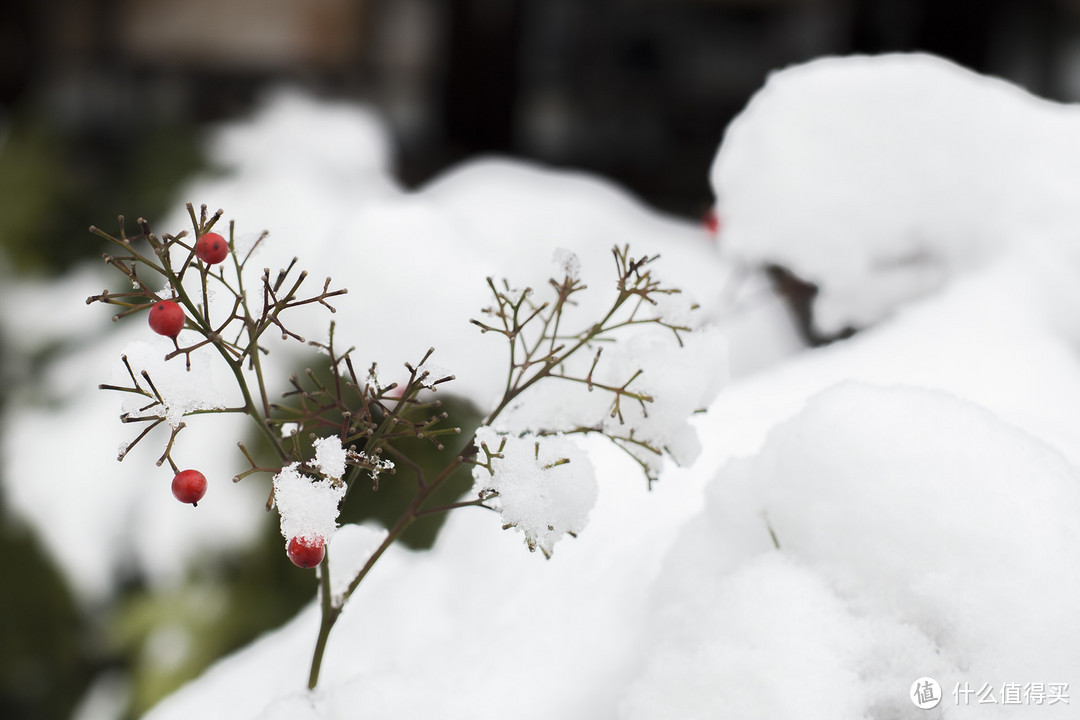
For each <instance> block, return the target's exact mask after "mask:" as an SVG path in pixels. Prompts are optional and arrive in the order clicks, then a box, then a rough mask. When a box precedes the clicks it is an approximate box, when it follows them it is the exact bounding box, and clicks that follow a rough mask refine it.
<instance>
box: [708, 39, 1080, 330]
mask: <svg viewBox="0 0 1080 720" xmlns="http://www.w3.org/2000/svg"><path fill="white" fill-rule="evenodd" d="M1078 167H1080V109H1078V108H1077V107H1075V106H1071V105H1061V104H1057V103H1052V102H1048V101H1045V100H1041V99H1039V98H1036V97H1033V96H1031V95H1029V94H1027V93H1026V92H1024V91H1023V90H1021V89H1020V88H1018V87H1016V86H1013V85H1010V84H1008V83H1006V82H1004V81H1001V80H998V79H995V78H989V77H984V76H979V75H976V74H975V73H972V72H970V71H968V70H965V69H963V68H960V67H959V66H956V65H953V64H952V63H949V62H947V61H945V60H942V59H939V58H936V57H931V56H926V55H883V56H877V57H854V58H850V57H848V58H825V59H821V60H816V61H814V62H810V63H806V64H805V65H800V66H797V67H793V68H789V69H786V70H783V71H779V72H776V73H774V74H773V75H772V76H771V77H770V78H769V80H768V82H767V83H766V85H765V87H764V88H763V89H762V90H761V91H760V92H758V93H757V94H756V95H755V96H754V98H753V99H752V100H751V101H750V103H749V105H748V106H747V107H746V109H745V110H744V111H743V112H742V113H741V114H740V115H739V117H737V118H736V119H735V120H734V121H733V122H732V123H731V125H730V126H729V127H728V129H727V131H726V132H725V135H724V139H723V143H722V145H721V148H720V151H719V153H718V154H717V156H716V159H715V162H714V164H713V167H712V172H711V180H712V185H713V189H714V191H715V193H716V196H717V208H718V211H719V214H720V216H721V218H722V230H721V233H720V235H721V240H722V242H723V243H724V245H725V246H726V247H727V248H728V249H729V250H731V251H732V252H733V253H735V254H736V255H738V256H740V257H743V258H745V259H747V260H749V261H752V262H761V263H774V264H779V265H782V266H785V267H787V268H788V269H790V270H792V271H793V272H795V273H796V274H797V275H799V276H800V277H802V278H803V279H804V280H807V281H810V282H813V283H816V284H818V285H819V286H820V291H821V292H820V295H819V296H818V298H817V299H816V302H815V320H816V323H817V326H818V327H819V329H821V330H823V331H825V332H829V333H831V332H835V331H837V330H839V329H842V328H843V327H844V326H847V325H855V326H864V325H867V324H870V323H873V322H874V321H876V320H879V319H880V318H882V317H884V316H885V315H887V314H888V313H890V312H891V311H892V310H893V309H894V308H895V307H897V306H898V305H899V304H902V303H903V302H905V301H907V300H910V299H912V298H915V297H919V296H921V295H924V294H926V293H928V292H931V291H933V290H936V289H939V288H941V287H942V286H943V285H944V284H946V283H947V281H948V279H949V278H950V277H951V276H952V275H953V274H955V273H957V272H961V271H966V270H969V269H972V268H976V267H979V266H980V265H982V264H984V263H986V262H988V261H990V260H991V259H993V258H995V257H996V256H997V255H998V254H999V253H1001V252H1002V251H1003V250H1005V249H1007V248H1010V247H1015V246H1023V247H1024V249H1025V251H1026V252H1029V253H1038V252H1053V253H1055V255H1056V256H1057V258H1058V261H1059V262H1068V263H1070V264H1071V265H1073V266H1074V268H1075V266H1076V265H1077V264H1078V262H1080V257H1078V254H1077V247H1078V246H1077V244H1076V242H1075V237H1076V227H1077V225H1078V223H1080V206H1077V204H1076V203H1074V202H1072V196H1073V194H1074V188H1075V187H1076V186H1077V184H1078V183H1080V170H1077V168H1078ZM778 210H779V211H778ZM1047 246H1050V247H1047Z"/></svg>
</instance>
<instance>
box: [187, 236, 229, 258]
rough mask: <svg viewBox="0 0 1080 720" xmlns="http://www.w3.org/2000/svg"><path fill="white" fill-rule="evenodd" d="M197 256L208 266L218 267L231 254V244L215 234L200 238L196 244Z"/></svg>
mask: <svg viewBox="0 0 1080 720" xmlns="http://www.w3.org/2000/svg"><path fill="white" fill-rule="evenodd" d="M195 254H196V255H197V256H198V257H199V259H200V260H202V261H203V262H204V263H206V264H207V265H216V264H218V263H219V262H221V261H222V260H224V259H225V258H226V257H227V256H228V254H229V243H227V242H225V238H223V237H221V236H220V235H218V234H217V233H215V232H208V233H205V234H203V235H200V236H199V239H198V240H197V241H196V242H195Z"/></svg>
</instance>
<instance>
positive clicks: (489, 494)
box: [473, 426, 597, 558]
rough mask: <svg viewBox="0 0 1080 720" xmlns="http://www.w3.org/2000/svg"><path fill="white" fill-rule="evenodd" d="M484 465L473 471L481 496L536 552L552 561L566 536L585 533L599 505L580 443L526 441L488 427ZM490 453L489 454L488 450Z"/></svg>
mask: <svg viewBox="0 0 1080 720" xmlns="http://www.w3.org/2000/svg"><path fill="white" fill-rule="evenodd" d="M476 443H477V444H478V445H479V446H480V447H481V448H482V452H481V455H480V457H479V458H478V459H479V460H485V458H484V455H487V454H490V455H491V457H489V458H487V462H488V463H489V464H490V466H489V467H483V466H480V465H477V466H475V467H474V468H473V479H474V480H475V482H476V485H475V488H474V489H475V491H476V493H477V494H478V495H479V496H480V497H485V498H488V499H487V501H486V502H485V505H487V506H488V507H490V508H493V509H494V510H495V511H497V512H498V513H499V515H500V516H501V517H502V520H503V522H504V523H505V525H506V526H507V527H513V528H515V529H516V530H518V531H520V532H522V533H524V534H525V543H526V544H527V545H528V547H529V549H530V550H536V548H540V550H542V551H543V553H544V555H545V556H546V557H549V558H550V557H551V554H552V553H553V552H554V549H555V543H557V542H558V541H559V540H560V539H561V538H562V536H563V535H574V536H576V535H577V534H578V533H580V532H582V531H583V530H584V529H585V524H586V522H587V521H588V517H589V511H590V510H592V508H593V505H595V504H596V493H597V487H596V478H595V476H594V473H593V467H592V463H591V462H590V461H589V458H588V456H587V455H585V453H583V452H582V451H581V449H580V448H579V447H578V445H577V443H575V442H574V441H573V440H572V439H570V438H568V437H566V436H562V435H549V436H546V437H537V436H535V435H531V434H525V435H523V436H521V437H518V436H514V435H506V434H500V433H497V432H495V431H494V430H492V429H491V428H489V427H486V426H485V427H482V428H480V429H479V430H478V431H477V433H476ZM485 448H486V449H485Z"/></svg>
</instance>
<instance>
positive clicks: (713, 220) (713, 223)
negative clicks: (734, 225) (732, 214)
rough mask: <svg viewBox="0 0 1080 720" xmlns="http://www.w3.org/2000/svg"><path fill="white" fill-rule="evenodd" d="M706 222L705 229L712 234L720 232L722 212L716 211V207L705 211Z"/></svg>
mask: <svg viewBox="0 0 1080 720" xmlns="http://www.w3.org/2000/svg"><path fill="white" fill-rule="evenodd" d="M704 224H705V230H707V231H708V232H709V234H710V235H716V234H718V233H719V232H720V213H718V212H716V208H712V209H710V210H709V211H708V212H707V213H705V220H704Z"/></svg>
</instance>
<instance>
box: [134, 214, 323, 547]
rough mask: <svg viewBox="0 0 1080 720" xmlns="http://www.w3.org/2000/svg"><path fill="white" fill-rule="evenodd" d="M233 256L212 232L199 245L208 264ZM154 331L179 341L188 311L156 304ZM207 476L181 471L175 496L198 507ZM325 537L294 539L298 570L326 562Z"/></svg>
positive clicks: (291, 543)
mask: <svg viewBox="0 0 1080 720" xmlns="http://www.w3.org/2000/svg"><path fill="white" fill-rule="evenodd" d="M228 255H229V243H228V242H226V241H225V238H223V237H222V236H221V235H219V234H217V233H214V232H208V233H205V234H203V235H200V236H199V239H198V240H197V241H196V242H195V256H196V257H198V258H199V259H200V260H202V261H203V262H204V263H206V264H207V265H216V264H217V263H219V262H221V261H222V260H224V259H225V258H226V257H228ZM149 322H150V329H151V330H153V331H154V332H156V333H157V334H158V335H164V336H165V337H169V338H175V337H176V336H177V335H179V334H180V331H181V330H183V329H184V323H185V322H186V316H185V315H184V309H183V308H182V307H180V304H179V303H178V302H176V301H175V300H160V301H158V302H156V303H154V306H153V307H151V308H150V313H149ZM206 486H207V483H206V476H205V475H203V474H202V473H201V472H199V471H198V470H181V471H180V472H178V473H176V476H175V477H174V478H173V481H172V493H173V496H174V497H175V498H176V499H177V500H179V501H180V502H182V503H185V504H187V503H190V504H191V505H192V506H198V504H199V501H200V500H202V499H203V496H204V495H206ZM324 546H325V540H323V538H321V537H313V538H307V537H294V538H293V539H292V540H290V541H289V545H288V556H289V560H291V561H292V562H293V564H294V565H296V566H297V567H302V568H312V567H315V566H316V565H318V564H319V563H321V562H322V560H323V556H324V555H325V553H326V550H325V547H324Z"/></svg>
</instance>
